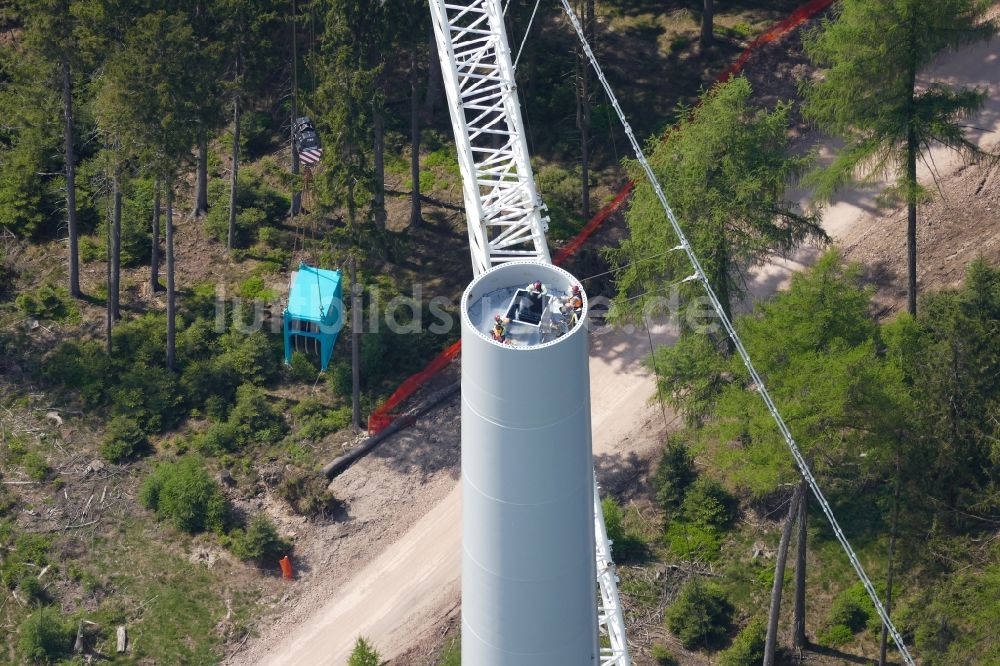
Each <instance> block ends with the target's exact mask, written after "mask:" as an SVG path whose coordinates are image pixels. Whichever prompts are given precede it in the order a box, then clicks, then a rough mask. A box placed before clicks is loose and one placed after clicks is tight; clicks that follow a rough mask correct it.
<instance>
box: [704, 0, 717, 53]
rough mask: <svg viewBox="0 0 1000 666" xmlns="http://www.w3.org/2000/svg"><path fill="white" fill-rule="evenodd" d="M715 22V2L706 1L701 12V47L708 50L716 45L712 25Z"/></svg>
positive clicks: (713, 0)
mask: <svg viewBox="0 0 1000 666" xmlns="http://www.w3.org/2000/svg"><path fill="white" fill-rule="evenodd" d="M714 20H715V0H704V3H703V5H702V10H701V45H702V47H703V48H708V47H709V46H711V45H712V44H713V43H715V38H714V36H713V35H712V24H713V21H714Z"/></svg>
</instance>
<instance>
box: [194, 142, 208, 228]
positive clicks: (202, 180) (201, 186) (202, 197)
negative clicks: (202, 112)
mask: <svg viewBox="0 0 1000 666" xmlns="http://www.w3.org/2000/svg"><path fill="white" fill-rule="evenodd" d="M207 212H208V133H207V132H206V131H205V130H204V129H203V130H201V131H199V132H198V166H197V169H196V170H195V187H194V214H195V215H204V214H205V213H207Z"/></svg>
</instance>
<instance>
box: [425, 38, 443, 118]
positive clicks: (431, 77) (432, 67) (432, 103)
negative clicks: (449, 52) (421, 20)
mask: <svg viewBox="0 0 1000 666" xmlns="http://www.w3.org/2000/svg"><path fill="white" fill-rule="evenodd" d="M443 89H444V82H443V81H442V80H441V61H440V59H439V56H438V47H437V38H436V37H435V36H434V26H433V25H431V27H430V36H429V38H428V39H427V96H426V97H424V116H425V118H426V119H427V124H428V125H433V124H434V109H435V108H436V107H437V103H438V99H439V98H440V97H441V91H442V90H443Z"/></svg>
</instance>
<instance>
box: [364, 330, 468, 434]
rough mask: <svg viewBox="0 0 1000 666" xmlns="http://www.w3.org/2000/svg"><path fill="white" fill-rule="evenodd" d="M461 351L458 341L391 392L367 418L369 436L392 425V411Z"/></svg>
mask: <svg viewBox="0 0 1000 666" xmlns="http://www.w3.org/2000/svg"><path fill="white" fill-rule="evenodd" d="M461 350H462V341H461V340H459V341H458V342H456V343H454V344H453V345H451V346H450V347H448V348H447V349H445V350H444V351H443V352H441V353H440V354H438V355H437V356H435V357H434V358H433V359H432V360H431V362H430V363H428V364H427V365H426V366H425V367H424V369H423V370H421V371H420V372H418V373H416V374H415V375H410V376H409V377H407V378H406V379H405V380H403V383H402V384H400V385H399V387H398V388H396V390H395V391H393V393H392V395H390V396H389V398H388V400H386V401H385V402H383V403H382V404H381V405H379V406H378V408H377V409H375V411H374V412H372V413H371V415H370V416H369V417H368V433H369V434H371V435H375V434H378V433H379V432H380V431H382V430H384V429H385V428H386V426H388V425H389V424H390V423H392V422H393V420H394V419H395V418H396V416H398V415H397V414H394V413H393V410H395V409H396V408H397V407H398V406H399V405H400V404H402V403H403V402H404V401H405V400H406V399H407V398H409V397H410V396H411V395H413V394H414V392H416V390H417V389H418V388H420V387H421V386H423V385H424V384H425V383H426V382H427V381H428V380H429V379H430V378H431V377H433V376H434V375H436V374H437V373H439V372H441V371H442V370H444V368H445V366H447V365H448V364H449V363H450V362H451V359H453V358H455V357H456V356H458V352H460V351H461Z"/></svg>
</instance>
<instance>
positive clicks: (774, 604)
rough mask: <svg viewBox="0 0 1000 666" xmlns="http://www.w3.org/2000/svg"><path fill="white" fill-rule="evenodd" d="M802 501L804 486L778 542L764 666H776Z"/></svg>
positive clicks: (789, 508)
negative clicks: (791, 548) (787, 574)
mask: <svg viewBox="0 0 1000 666" xmlns="http://www.w3.org/2000/svg"><path fill="white" fill-rule="evenodd" d="M801 501H802V486H799V487H798V488H796V489H795V492H794V493H793V494H792V501H791V505H790V506H789V507H788V517H787V518H786V519H785V526H784V528H783V529H782V530H781V541H779V542H778V557H777V561H776V562H775V563H774V584H773V585H772V586H771V609H770V612H769V613H768V616H767V639H766V641H765V642H764V666H774V650H775V645H776V643H777V640H778V616H779V614H780V613H781V592H782V588H783V587H784V585H785V562H786V561H787V560H788V544H789V542H790V541H791V540H792V527H793V526H794V525H795V518H796V517H797V516H798V513H799V503H800V502H801Z"/></svg>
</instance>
